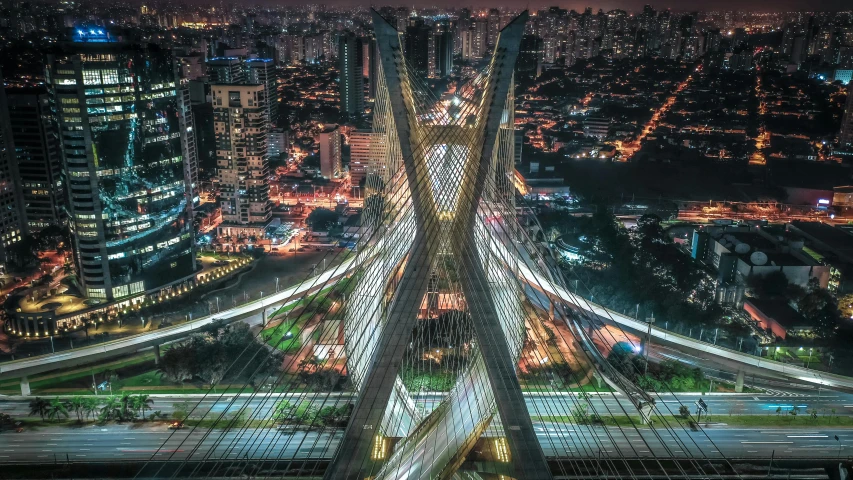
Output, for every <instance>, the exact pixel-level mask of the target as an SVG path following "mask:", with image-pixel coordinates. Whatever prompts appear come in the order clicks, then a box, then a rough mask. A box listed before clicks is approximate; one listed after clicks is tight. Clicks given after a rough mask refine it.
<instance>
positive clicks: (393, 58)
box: [325, 12, 551, 480]
mask: <svg viewBox="0 0 853 480" xmlns="http://www.w3.org/2000/svg"><path fill="white" fill-rule="evenodd" d="M373 18H374V27H375V32H376V39H377V47H378V52H379V63H380V66H381V71H382V75H384V84H385V86H386V87H387V92H383V94H385V93H387V95H388V97H387V98H388V101H389V102H390V106H391V109H390V110H391V112H392V114H393V123H394V125H395V127H396V135H397V137H398V138H399V147H400V153H401V156H402V159H403V167H404V170H405V175H406V181H407V184H408V194H409V195H410V200H411V207H412V210H413V212H414V224H415V228H414V238H413V239H411V240H410V242H411V243H410V246H409V247H408V250H407V252H406V253H407V256H406V259H405V264H404V266H403V267H402V274H401V275H400V277H399V279H398V280H397V284H396V287H395V291H394V295H393V299H392V301H391V304H390V305H389V307H388V309H387V314H386V319H385V322H384V325H382V326H381V327H379V325H378V324H376V325H374V326H373V327H374V328H375V329H376V333H378V338H376V339H374V340H373V341H374V344H372V345H371V349H370V351H371V353H372V355H370V356H369V358H368V359H367V361H366V362H363V363H362V364H361V365H360V366H359V367H357V371H353V365H352V364H350V366H349V368H350V370H351V372H350V375H351V376H354V377H355V378H356V379H357V382H356V383H357V385H356V386H357V387H358V392H359V395H358V399H357V401H356V404H355V408H354V411H353V414H352V416H351V420H350V424H349V426H348V428H347V430H346V433H345V435H344V438H343V440H342V442H341V445H340V447H339V449H338V452H337V455H336V457H335V459H334V460H333V462H332V464H331V465H330V467H329V469H328V470H327V472H326V477H325V478H327V479H363V478H368V477H370V478H389V479H391V478H393V479H402V478H406V479H433V478H450V477H451V476H452V475H453V474H454V472H455V470H456V468H458V466H459V465H460V464H461V462H462V461H463V459H464V457H465V455H466V454H467V453H468V451H470V448H472V447H473V444H474V442H476V440H477V438H478V437H479V436H480V435H481V434H482V433H483V431H484V430H485V429H486V427H487V426H488V425H489V423H490V422H491V420H492V418H493V409H494V408H495V407H496V410H497V413H498V414H499V415H500V418H501V421H502V425H503V428H504V435H505V437H506V439H507V443H508V446H509V450H510V456H511V459H512V467H511V475H512V476H513V477H515V478H518V479H535V480H538V479H549V478H551V474H550V470H549V468H548V465H547V463H546V462H545V458H544V455H543V453H542V450H541V447H540V445H539V442H538V441H537V438H536V435H535V432H534V430H533V426H532V422H531V420H530V415H529V413H528V411H527V407H526V405H525V402H524V398H523V397H522V393H521V388H520V386H519V383H518V377H517V375H516V372H515V366H516V363H517V361H518V356H519V354H520V341H519V340H520V338H521V337H522V334H521V332H519V330H521V331H522V332H523V320H521V321H520V323H519V319H520V318H521V315H520V314H519V315H504V317H507V316H511V317H517V318H515V321H514V322H511V321H509V320H508V319H507V318H503V319H502V318H499V313H498V308H497V306H496V304H495V296H494V292H492V291H491V287H490V286H491V285H494V284H495V280H494V278H495V276H496V275H499V274H498V273H496V269H499V268H500V267H496V266H494V265H487V264H485V263H484V258H485V257H484V255H482V251H483V249H482V248H481V246H478V244H477V237H476V235H475V229H476V228H477V218H478V208H479V207H480V205H481V200H482V196H483V192H484V189H485V187H486V184H487V183H488V176H489V175H490V174H491V173H493V172H492V157H493V154H494V149H495V145H496V141H497V138H498V132H499V129H500V128H501V123H502V117H503V114H504V110H505V108H506V101H507V98H508V96H509V95H510V94H511V91H510V89H511V87H512V83H513V82H512V79H513V70H514V66H515V62H516V59H517V57H518V53H519V45H520V42H521V36H522V34H523V32H524V23H525V22H526V20H527V13H526V12H525V13H523V14H522V15H520V16H519V17H517V18H516V19H515V20H513V21H512V22H511V23H510V24H509V25H507V26H506V27H505V28H504V29H503V30H502V31H501V33H500V36H499V38H498V42H497V46H496V48H495V52H494V55H493V57H492V59H491V63H490V67H489V72H488V77H487V78H486V79H485V83H484V86H483V89H482V96H481V97H480V105H479V107H478V108H477V111H476V118H475V120H474V122H473V124H469V123H466V124H464V125H461V124H447V125H434V124H430V125H426V124H423V123H422V122H421V121H420V120H419V116H418V113H419V112H418V101H417V98H416V91H415V90H416V88H417V87H416V86H415V83H416V82H415V81H414V79H412V78H410V77H409V72H408V70H407V68H406V62H405V60H404V55H403V51H402V48H401V45H400V35H399V32H397V30H396V29H394V27H392V26H391V25H390V24H389V23H388V22H387V21H385V20H384V19H383V18H382V17H381V16H379V15H378V13H376V12H373ZM509 108H512V105H509ZM457 147H458V148H457ZM436 148H442V149H444V155H441V156H445V155H450V157H449V158H450V159H449V160H448V161H450V162H455V165H456V167H457V169H456V170H454V171H456V172H457V173H458V176H454V177H453V178H449V177H450V175H447V173H448V172H447V171H445V170H444V169H443V168H441V167H437V166H436V165H434V164H432V165H431V162H442V161H444V160H442V159H441V158H438V159H437V158H436V156H437V153H436V151H435V149H436ZM454 149H456V150H454ZM454 151H455V153H454ZM459 155H461V158H460V157H459ZM454 157H455V158H454ZM442 248H444V249H445V251H447V250H450V252H452V255H453V258H454V259H455V261H456V265H457V266H458V273H459V282H460V286H461V290H462V292H463V295H464V297H465V301H466V303H467V305H468V309H469V312H470V314H471V316H472V321H473V324H474V331H475V335H476V345H477V350H478V352H477V357H476V360H475V361H474V362H473V364H472V365H471V366H470V367H469V369H468V371H467V372H466V374H464V375H463V377H462V378H461V379H460V381H459V382H457V384H456V386H455V388H454V390H453V391H452V392H451V393H450V395H448V398H447V399H445V401H444V402H442V404H441V405H440V406H439V407H438V408H437V409H436V410H435V411H433V412H432V413H431V414H430V415H429V416H428V417H427V418H425V419H422V420H420V419H416V420H420V423H419V424H418V425H417V426H416V427H415V428H413V429H412V430H411V431H409V432H408V436H407V437H406V438H404V439H403V440H402V441H401V442H400V444H398V446H397V448H396V450H395V452H394V454H393V455H392V456H391V458H390V459H388V460H387V462H384V463H383V462H382V460H385V459H376V458H374V457H375V455H372V454H375V449H376V440H377V438H381V436H382V435H383V432H382V428H383V417H384V416H386V415H387V408H386V407H387V406H388V405H389V402H390V401H392V395H395V396H396V397H394V398H400V397H407V396H408V394H407V393H406V392H405V387H403V386H402V382H400V381H399V378H398V372H399V370H400V365H401V362H402V359H403V356H404V353H405V350H406V347H407V346H408V343H409V340H410V338H411V333H412V330H413V328H414V327H415V322H416V321H417V315H418V310H419V309H420V306H421V303H422V299H423V298H424V296H425V295H426V293H427V289H428V285H429V281H430V273H431V271H432V269H433V268H434V262H435V259H436V256H437V254H438V252H439V251H440V250H441V249H442ZM515 301H516V302H518V301H519V300H518V299H517V298H516V299H515ZM502 320H503V321H502ZM472 405H476V406H477V407H478V408H476V409H473V408H471V406H472ZM466 408H467V409H468V410H467V411H464V410H465V409H466ZM386 423H387V422H386ZM447 432H453V433H452V434H450V435H448V434H447ZM439 437H441V438H439Z"/></svg>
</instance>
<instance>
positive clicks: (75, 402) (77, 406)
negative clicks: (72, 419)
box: [69, 395, 86, 422]
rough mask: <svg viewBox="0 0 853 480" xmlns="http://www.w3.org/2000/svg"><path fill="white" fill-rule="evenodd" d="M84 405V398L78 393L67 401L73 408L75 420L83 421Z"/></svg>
mask: <svg viewBox="0 0 853 480" xmlns="http://www.w3.org/2000/svg"><path fill="white" fill-rule="evenodd" d="M85 405H86V399H85V398H83V397H81V396H80V395H77V396H75V397H72V398H71V401H70V402H69V406H70V407H71V409H72V410H74V413H76V414H77V421H78V422H82V421H83V407H84V406H85Z"/></svg>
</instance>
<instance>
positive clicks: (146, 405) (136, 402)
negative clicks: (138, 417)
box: [133, 394, 154, 418]
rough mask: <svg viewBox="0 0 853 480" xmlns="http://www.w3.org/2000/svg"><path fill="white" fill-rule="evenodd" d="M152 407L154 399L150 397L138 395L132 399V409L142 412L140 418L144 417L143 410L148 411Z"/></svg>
mask: <svg viewBox="0 0 853 480" xmlns="http://www.w3.org/2000/svg"><path fill="white" fill-rule="evenodd" d="M152 405H154V399H153V398H151V396H150V395H146V394H139V395H137V396H135V397H133V409H134V410H138V411H141V412H142V417H143V418H144V417H145V410H146V409H150V408H151V407H152Z"/></svg>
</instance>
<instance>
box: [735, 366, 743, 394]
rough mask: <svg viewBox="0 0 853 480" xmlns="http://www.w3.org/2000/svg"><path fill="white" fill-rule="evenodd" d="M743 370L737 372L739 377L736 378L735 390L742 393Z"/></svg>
mask: <svg viewBox="0 0 853 480" xmlns="http://www.w3.org/2000/svg"><path fill="white" fill-rule="evenodd" d="M743 377H744V373H743V370H740V371H738V372H737V379H736V380H735V392H737V393H741V392H743Z"/></svg>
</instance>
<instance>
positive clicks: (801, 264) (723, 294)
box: [692, 225, 830, 305]
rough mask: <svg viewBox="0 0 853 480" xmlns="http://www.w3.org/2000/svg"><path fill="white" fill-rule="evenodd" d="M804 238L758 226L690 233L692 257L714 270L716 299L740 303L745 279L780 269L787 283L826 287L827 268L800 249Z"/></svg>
mask: <svg viewBox="0 0 853 480" xmlns="http://www.w3.org/2000/svg"><path fill="white" fill-rule="evenodd" d="M802 249H803V241H802V240H799V239H787V240H786V239H785V238H784V237H782V238H780V237H779V236H774V235H771V234H769V233H767V232H765V231H764V230H763V229H762V228H761V227H757V226H739V225H729V226H712V227H704V228H702V229H697V230H695V231H694V232H693V244H692V257H693V258H695V259H697V260H699V261H701V262H703V263H705V264H706V265H708V266H710V267H713V268H714V269H716V270H717V272H718V275H717V301H718V302H720V303H723V304H735V305H739V304H740V303H741V302H742V301H743V293H744V291H745V287H744V285H745V280H746V279H747V278H749V277H751V276H766V275H769V274H770V273H773V272H782V273H783V274H784V275H785V277H786V278H787V279H788V282H789V283H792V284H795V285H799V286H801V287H806V286H808V284H809V282H810V281H811V280H812V279H816V280H817V282H818V284H819V285H820V286H821V287H823V288H826V287H827V286H828V285H829V279H830V267H829V266H828V265H824V264H822V263H821V262H819V261H817V260H815V259H814V258H813V257H811V256H809V255H807V254H805V253H804V252H803V251H802Z"/></svg>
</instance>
